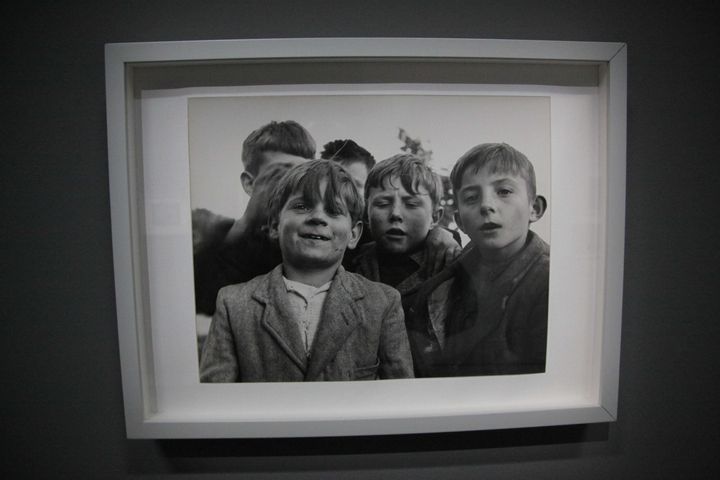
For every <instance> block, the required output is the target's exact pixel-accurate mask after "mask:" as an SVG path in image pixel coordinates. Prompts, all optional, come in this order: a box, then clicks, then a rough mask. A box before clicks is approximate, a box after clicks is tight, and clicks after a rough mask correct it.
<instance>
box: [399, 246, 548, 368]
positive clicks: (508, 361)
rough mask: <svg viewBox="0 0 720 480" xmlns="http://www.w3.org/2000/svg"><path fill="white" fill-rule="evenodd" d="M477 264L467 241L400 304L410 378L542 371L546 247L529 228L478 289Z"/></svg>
mask: <svg viewBox="0 0 720 480" xmlns="http://www.w3.org/2000/svg"><path fill="white" fill-rule="evenodd" d="M479 261H480V254H479V252H478V251H477V249H475V248H474V247H473V246H472V245H471V246H470V247H469V248H468V249H467V250H466V251H465V252H463V254H462V255H461V256H460V257H459V259H458V261H456V262H455V263H454V264H453V265H452V266H451V267H450V268H448V269H447V270H445V271H444V272H441V273H440V274H438V275H436V276H435V277H433V278H431V279H430V280H428V281H427V282H426V283H425V284H424V285H423V286H422V287H421V289H420V292H419V293H418V295H417V301H416V302H415V303H414V305H413V307H411V308H410V309H408V312H407V315H408V318H407V322H406V323H407V326H408V335H409V337H410V343H411V348H412V353H413V357H414V360H415V375H416V376H418V377H420V376H461V375H501V374H515V373H537V372H544V371H545V354H546V349H547V346H546V344H547V322H548V284H549V272H550V270H549V267H550V247H549V246H548V244H547V243H545V242H544V241H543V240H542V239H540V237H538V236H537V235H536V234H535V233H533V232H529V234H528V241H527V243H526V245H525V246H524V247H523V250H521V251H520V252H519V253H518V254H517V255H516V256H515V257H514V258H513V259H512V261H511V262H510V263H509V264H507V265H505V266H504V268H503V269H502V270H501V271H499V272H497V273H496V276H495V277H493V278H492V279H491V281H489V282H487V283H485V284H484V285H483V286H482V287H480V288H478V287H477V282H476V281H475V279H474V277H473V273H474V270H475V269H477V265H478V264H479Z"/></svg>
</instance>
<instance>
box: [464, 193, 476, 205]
mask: <svg viewBox="0 0 720 480" xmlns="http://www.w3.org/2000/svg"><path fill="white" fill-rule="evenodd" d="M478 198H480V197H479V195H478V194H476V193H468V194H465V195H463V197H462V200H463V202H465V203H474V202H477V199H478Z"/></svg>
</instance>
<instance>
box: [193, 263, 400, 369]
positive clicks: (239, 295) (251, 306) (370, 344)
mask: <svg viewBox="0 0 720 480" xmlns="http://www.w3.org/2000/svg"><path fill="white" fill-rule="evenodd" d="M290 312H291V309H290V305H289V300H288V298H287V291H286V287H285V284H284V282H283V280H282V265H279V266H277V267H276V268H274V269H273V270H272V271H271V272H270V273H268V274H266V275H261V276H259V277H257V278H254V279H253V280H251V281H249V282H247V283H243V284H237V285H230V286H227V287H224V288H222V289H221V290H220V292H219V293H218V299H217V306H216V311H215V315H214V316H213V320H212V324H211V326H210V331H209V333H208V337H207V340H206V341H205V345H204V348H203V353H202V357H201V361H200V380H201V381H202V382H272V381H282V382H295V381H319V380H372V379H376V378H407V377H412V376H413V368H412V357H411V356H410V346H409V343H408V338H407V332H406V330H405V325H404V319H403V311H402V308H401V306H400V295H399V294H398V292H397V291H396V290H394V289H393V288H390V287H388V286H387V285H383V284H380V283H376V282H371V281H369V280H367V279H365V278H363V277H361V276H360V275H355V274H353V273H349V272H346V271H345V270H344V268H343V267H339V269H338V272H337V273H336V274H335V277H334V278H333V280H332V283H331V285H330V289H329V291H328V294H327V297H326V299H325V304H324V305H323V308H322V313H321V317H320V323H319V326H318V331H317V334H316V337H315V340H314V343H313V345H312V347H311V351H310V354H309V355H307V354H306V352H305V347H304V346H303V343H302V340H301V335H300V330H299V328H298V325H297V322H296V320H295V319H293V318H292V315H291V313H290Z"/></svg>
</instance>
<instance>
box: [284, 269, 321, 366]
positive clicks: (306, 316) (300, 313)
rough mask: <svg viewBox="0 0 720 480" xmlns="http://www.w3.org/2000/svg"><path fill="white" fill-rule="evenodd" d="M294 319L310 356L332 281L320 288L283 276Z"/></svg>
mask: <svg viewBox="0 0 720 480" xmlns="http://www.w3.org/2000/svg"><path fill="white" fill-rule="evenodd" d="M283 282H285V288H286V289H287V292H288V300H289V303H290V309H291V310H292V313H293V318H294V319H295V321H296V322H297V324H298V328H299V329H300V336H301V338H302V340H303V344H304V345H305V354H306V355H307V356H310V351H311V348H312V344H313V340H314V339H315V334H316V333H317V329H318V325H319V324H320V314H321V313H322V307H323V304H324V303H325V298H326V297H327V294H328V290H330V284H331V283H332V281H330V282H327V283H326V284H324V285H320V286H319V287H313V286H312V285H306V284H304V283H300V282H295V281H293V280H288V279H287V278H285V276H283Z"/></svg>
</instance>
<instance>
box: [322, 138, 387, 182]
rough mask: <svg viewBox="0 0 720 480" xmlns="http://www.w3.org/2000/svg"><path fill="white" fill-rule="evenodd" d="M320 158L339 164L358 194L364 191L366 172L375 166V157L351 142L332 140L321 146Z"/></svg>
mask: <svg viewBox="0 0 720 480" xmlns="http://www.w3.org/2000/svg"><path fill="white" fill-rule="evenodd" d="M320 158H324V159H326V160H335V161H336V162H340V165H342V166H343V167H344V168H345V170H347V171H348V173H350V176H351V177H352V178H353V180H354V181H355V186H356V187H357V188H358V190H359V191H360V192H363V191H365V181H366V180H367V176H368V172H370V170H372V168H373V167H374V166H375V157H373V156H372V154H371V153H370V152H368V151H367V150H365V149H364V148H363V147H361V146H360V145H358V144H357V143H356V142H354V141H353V140H350V139H347V140H333V141H332V142H328V143H326V144H325V145H324V146H323V151H322V153H320Z"/></svg>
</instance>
